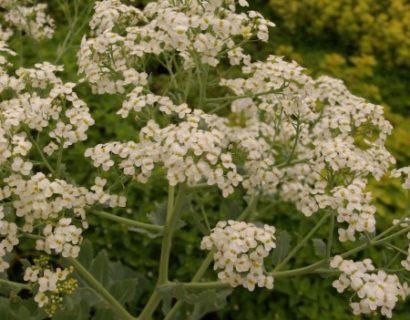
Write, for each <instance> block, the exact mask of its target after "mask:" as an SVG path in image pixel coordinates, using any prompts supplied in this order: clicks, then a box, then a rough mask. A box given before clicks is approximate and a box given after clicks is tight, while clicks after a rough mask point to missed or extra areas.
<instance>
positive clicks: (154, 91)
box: [0, 0, 410, 320]
mask: <svg viewBox="0 0 410 320" xmlns="http://www.w3.org/2000/svg"><path fill="white" fill-rule="evenodd" d="M248 5H249V4H248V2H247V1H244V0H240V1H234V0H208V1H205V0H159V1H154V2H150V3H149V4H148V5H147V6H146V7H145V8H144V9H142V10H140V9H137V8H135V7H134V6H131V5H126V4H124V3H122V2H121V1H119V0H103V1H97V2H96V3H95V6H94V14H93V16H92V18H91V20H90V22H89V26H90V32H89V34H88V35H84V37H83V39H82V41H81V46H80V48H79V50H78V53H77V59H78V73H79V75H80V76H81V77H82V78H81V80H79V82H78V83H74V82H65V81H63V80H62V79H61V78H60V77H59V73H60V72H62V71H63V70H64V68H63V66H59V65H53V64H51V63H48V62H42V63H37V64H35V65H34V66H33V67H31V68H25V67H24V68H23V67H20V68H14V67H13V65H12V63H11V61H12V59H10V57H11V56H13V55H15V53H14V51H13V50H11V49H10V48H9V47H8V44H7V41H8V39H9V38H10V37H11V35H12V31H11V29H4V30H3V29H0V94H1V95H2V100H1V102H0V169H1V171H0V174H1V178H2V180H1V182H0V272H3V271H5V270H6V269H7V268H9V267H10V264H9V260H8V258H7V256H8V254H9V253H11V252H13V249H14V248H15V247H16V246H18V245H19V243H20V238H21V237H24V236H27V235H29V236H31V237H34V238H35V240H36V241H35V249H36V250H37V251H40V252H42V254H48V255H49V256H51V257H62V258H68V259H72V260H69V261H76V260H73V259H74V258H76V257H78V255H79V252H80V246H81V243H82V240H83V236H84V231H85V229H87V227H88V221H87V214H88V212H89V211H92V210H93V209H94V208H95V207H105V208H114V207H126V206H127V203H126V198H125V197H124V196H120V195H116V194H112V193H111V192H110V191H111V187H112V186H110V185H108V184H109V183H108V181H107V180H106V179H103V178H101V177H100V176H101V175H99V174H96V175H95V176H97V177H96V178H95V180H94V183H93V184H92V185H91V186H88V187H85V186H80V185H79V184H78V182H76V181H74V179H73V178H72V177H69V176H68V175H66V174H65V173H64V172H63V171H64V170H63V169H62V155H63V153H64V152H66V151H67V150H69V149H70V148H71V147H72V146H73V145H74V144H79V143H83V142H84V141H85V140H87V132H88V131H89V130H90V128H91V127H92V126H93V125H94V120H93V117H92V113H91V111H90V109H89V107H88V106H87V103H86V102H85V100H86V99H85V98H82V97H81V96H80V95H79V94H78V93H77V92H78V91H77V86H78V84H79V83H81V84H82V85H89V86H90V88H91V91H92V92H93V94H95V95H102V94H111V95H114V94H115V95H116V96H118V97H121V103H120V104H119V105H118V106H117V107H118V108H117V115H118V118H119V119H120V118H127V117H130V116H133V117H135V128H136V130H135V134H134V139H131V140H129V141H101V143H100V144H97V145H87V148H86V150H85V153H84V156H85V157H86V158H87V159H88V160H89V161H90V163H92V165H93V166H94V167H96V168H97V170H98V171H99V173H101V172H100V171H101V170H100V168H101V169H102V171H110V170H116V171H115V172H122V174H123V176H124V177H126V178H128V179H129V180H131V181H132V182H133V183H141V184H146V183H149V182H150V180H151V178H152V176H153V175H154V173H155V174H158V175H161V176H162V177H163V178H164V181H166V182H167V184H168V185H169V195H168V205H167V216H166V219H164V220H165V222H164V226H158V225H155V226H154V225H149V224H147V223H140V222H138V221H131V222H130V221H129V220H127V219H124V218H119V217H116V216H114V215H110V214H107V213H104V216H105V217H107V216H109V217H110V219H111V220H114V221H117V222H118V221H120V222H121V223H126V224H127V223H128V224H129V225H131V226H133V227H135V225H136V224H137V225H138V226H139V227H142V228H146V229H149V230H150V231H152V230H155V231H159V235H161V236H162V237H163V242H162V250H161V258H160V262H159V265H160V267H159V280H158V284H157V288H156V291H155V293H154V294H153V297H152V300H150V303H148V304H147V306H146V308H144V310H143V312H142V314H141V317H140V318H138V319H141V320H143V319H150V318H151V316H152V313H153V312H154V310H155V307H153V305H154V304H156V305H158V303H159V299H162V298H161V297H158V295H157V291H158V290H159V289H163V287H166V286H172V285H176V284H175V283H173V282H172V281H169V277H168V265H169V255H170V250H171V240H172V236H173V232H174V231H175V226H176V225H177V221H178V217H179V215H180V214H181V211H183V209H181V208H183V207H184V206H183V204H181V203H182V202H183V201H182V200H181V198H183V196H184V195H183V193H184V192H185V191H186V190H189V189H190V188H197V187H203V186H204V185H205V187H211V186H215V187H216V188H217V189H218V190H219V191H220V194H221V196H223V197H225V198H227V197H229V196H231V195H232V194H235V193H236V194H241V195H244V198H245V199H258V198H263V199H264V200H265V201H268V202H269V201H270V202H271V201H272V199H276V198H278V197H279V198H280V199H282V200H284V201H287V202H289V203H292V204H293V205H294V207H295V208H296V210H295V214H301V215H304V216H305V217H312V218H311V219H316V217H318V218H319V219H320V221H321V222H320V223H322V222H323V221H325V220H323V219H327V218H330V219H333V220H332V221H331V222H332V223H331V225H334V224H336V228H335V230H337V231H338V238H339V240H340V241H341V242H346V241H351V242H353V241H357V240H358V239H362V238H366V239H367V240H368V242H369V244H376V245H377V244H380V243H384V242H385V241H387V240H389V239H390V238H391V237H392V234H389V237H390V238H389V237H386V238H383V237H382V236H384V235H385V234H383V233H382V234H381V235H378V236H375V238H374V239H375V240H374V239H371V238H370V236H373V235H374V234H375V233H376V226H377V221H376V207H375V206H374V205H373V204H372V195H371V193H370V192H369V191H368V189H367V186H368V181H369V180H370V179H372V178H374V179H377V180H379V179H381V178H382V177H383V176H385V175H386V174H387V173H388V172H389V170H390V167H391V166H392V165H394V163H395V159H394V158H393V156H392V155H391V154H390V153H389V152H388V150H387V149H386V147H385V142H386V139H387V137H388V136H389V134H390V133H391V131H392V126H391V125H390V123H389V122H388V121H387V120H385V118H384V116H383V107H381V106H379V105H375V104H372V103H369V102H367V101H365V100H364V99H362V98H359V97H356V96H354V95H353V94H351V93H350V92H349V91H348V90H347V88H346V86H345V85H344V84H343V82H342V81H340V80H337V79H333V78H330V77H326V76H322V77H319V78H317V79H314V78H312V77H310V76H308V75H307V74H306V72H305V70H304V69H303V68H302V67H301V66H299V65H297V64H296V63H295V62H288V61H285V60H284V59H283V58H282V57H278V56H273V55H270V56H268V57H267V58H266V59H264V60H255V59H254V58H253V57H252V56H251V55H250V54H249V53H248V52H247V51H246V49H245V48H246V45H249V44H252V42H255V41H262V42H266V41H268V39H269V27H273V26H274V24H273V23H272V22H270V21H268V20H266V19H265V18H263V16H262V15H261V14H260V13H258V12H255V11H249V10H247V7H248ZM0 7H1V8H3V9H4V11H5V14H4V20H5V21H7V22H8V27H10V28H17V29H19V30H22V31H24V32H26V33H27V34H28V35H30V36H31V37H33V38H34V39H35V40H40V39H42V38H49V37H51V36H52V34H53V28H54V22H53V20H52V19H51V18H50V17H49V16H48V15H47V14H46V13H45V12H46V11H45V10H46V6H45V5H42V4H38V5H35V6H25V5H23V4H21V3H19V2H18V3H17V4H16V2H15V1H1V0H0ZM158 70H160V71H158ZM158 74H160V75H158ZM159 76H165V77H166V79H167V81H165V84H161V85H158V83H160V81H159ZM39 137H40V138H41V142H42V143H41V145H40V144H39V141H40V139H39ZM34 157H36V159H38V158H40V159H41V160H42V161H41V162H38V161H34V160H33V158H34ZM118 169H119V170H118ZM97 170H96V171H97ZM102 174H104V172H102ZM409 174H410V170H409V168H402V169H399V170H394V171H393V172H392V175H393V176H394V177H399V176H404V177H405V181H404V184H403V187H404V188H407V189H409ZM175 188H178V190H179V193H178V195H177V196H175V197H174V191H175ZM181 190H182V191H181ZM181 194H182V195H181ZM174 202H175V203H174ZM249 202H250V206H249V207H250V209H249V210H254V211H256V208H255V207H256V206H257V205H256V204H255V205H254V200H251V201H249ZM297 211H299V212H300V213H297ZM244 216H246V215H244ZM319 226H321V224H318V227H319ZM408 227H409V221H408V220H406V219H404V218H403V219H401V220H399V221H396V223H395V224H394V225H393V226H392V229H389V230H388V232H391V231H392V230H393V231H394V230H395V228H397V229H400V228H402V229H401V231H399V233H397V234H394V236H396V235H400V234H401V233H404V232H405V231H407V230H408ZM403 228H404V229H403ZM406 228H407V229H406ZM313 231H316V229H315V228H314V229H313ZM313 231H312V232H313ZM330 231H331V232H330V236H329V241H328V242H329V243H328V244H327V246H328V247H327V248H328V249H327V250H328V251H329V252H327V258H324V260H323V261H319V262H320V263H318V265H320V266H321V267H323V266H325V267H329V263H330V267H331V268H334V269H337V270H338V271H340V272H341V275H340V277H339V280H336V281H335V282H334V287H335V288H336V289H337V290H338V291H339V292H343V291H344V290H345V289H347V288H350V289H352V290H353V291H355V292H357V294H358V297H359V301H358V302H352V303H351V306H352V308H353V312H354V313H355V314H360V313H364V314H368V313H371V312H374V311H376V310H378V309H380V310H381V313H382V314H383V315H386V316H391V314H392V310H393V308H394V307H395V305H396V303H397V301H398V297H403V298H405V297H406V296H407V295H408V294H409V290H408V287H407V284H406V283H405V282H404V281H401V280H400V279H399V277H398V276H397V275H389V274H388V273H386V272H385V271H382V270H377V273H376V269H375V267H374V266H373V263H372V262H371V261H370V260H368V259H366V260H364V261H363V262H354V261H353V260H344V259H343V258H342V257H341V256H335V257H334V258H333V259H332V260H331V259H330V258H331V256H332V255H333V254H331V253H332V251H331V250H332V247H331V241H333V233H332V232H333V229H332V228H331V229H330ZM400 232H401V233H400ZM275 234H276V229H275V227H273V226H269V225H266V224H259V222H255V223H250V222H245V221H234V220H227V221H219V222H218V223H217V224H216V226H215V228H213V229H212V230H211V231H210V233H209V234H208V235H205V236H204V237H203V239H202V242H201V248H202V249H204V250H208V251H211V252H210V254H211V255H212V257H211V258H213V260H214V269H215V270H216V271H217V272H218V274H217V276H218V279H219V282H218V283H217V285H220V284H221V283H222V285H226V286H229V287H237V286H243V287H244V288H246V289H248V290H250V291H253V290H255V288H256V287H265V288H268V289H273V283H274V278H275V276H277V275H280V276H282V277H283V276H291V275H292V274H303V272H305V270H310V269H309V268H307V269H305V268H300V269H299V270H298V269H296V271H295V270H293V271H292V270H290V271H289V272H288V273H287V271H283V272H282V273H281V271H280V270H279V269H281V268H282V267H283V264H286V263H287V262H289V260H290V259H291V258H293V256H294V254H296V252H297V251H298V250H299V249H300V248H301V247H302V246H303V245H304V244H306V242H307V241H308V240H309V239H310V238H309V237H308V238H306V239H302V240H301V242H300V243H298V244H296V245H295V248H294V250H292V251H291V252H290V253H289V255H288V256H287V257H285V258H284V260H283V261H284V262H282V263H279V264H278V265H277V266H276V267H275V269H274V270H271V269H272V268H271V266H269V265H268V263H266V262H265V261H268V260H267V258H268V256H269V255H270V254H271V253H272V252H275V250H277V249H280V248H276V247H277V246H279V245H280V243H279V242H276V235H275ZM312 234H313V233H312ZM312 234H310V233H309V236H310V237H311V236H312ZM407 236H408V237H410V232H409V233H408V234H407ZM386 239H387V240H386ZM361 246H362V244H361V242H359V244H358V248H359V249H360V250H362V249H363V248H362V247H361ZM408 252H409V254H408V255H407V256H406V259H404V260H403V261H402V262H401V264H402V266H403V267H404V268H405V269H407V270H410V262H409V261H410V260H409V259H410V258H409V256H410V246H409V249H408ZM348 253H349V254H351V252H348ZM405 253H406V252H405ZM47 259H48V258H45V260H44V261H43V260H41V259H40V260H36V261H35V263H34V265H33V266H30V267H27V268H26V270H25V275H24V280H25V281H28V282H29V283H30V286H31V287H30V288H32V289H33V290H34V291H35V292H36V293H35V295H34V298H35V301H36V302H37V303H38V304H39V306H40V307H44V308H45V309H46V310H47V312H48V314H49V315H50V316H51V315H52V314H54V312H55V311H56V310H57V308H58V307H60V306H61V305H62V299H63V296H64V295H65V294H70V293H72V292H73V290H74V289H75V287H76V285H77V283H76V282H75V281H74V280H72V279H71V278H70V274H71V273H72V272H73V270H72V268H67V269H62V268H54V266H53V264H52V263H49V262H50V261H49V260H47ZM46 260H47V261H46ZM74 264H75V263H74ZM313 266H315V265H313ZM311 268H312V267H311ZM205 269H206V268H205ZM80 270H81V268H80ZM311 270H313V271H316V269H314V268H312V269H311ZM77 271H78V270H77ZM327 271H331V272H333V271H334V270H330V269H329V270H327ZM298 272H300V273H298ZM86 277H89V275H87V274H86ZM91 282H92V281H91ZM92 283H94V284H95V282H92ZM194 285H195V283H194V284H191V286H194ZM96 288H97V289H96ZM94 289H95V290H97V291H98V290H103V289H101V288H100V287H98V285H97V286H95V287H94ZM102 296H103V297H105V298H106V299H107V301H108V303H110V302H112V300H111V298H107V296H108V297H109V293H107V292H105V291H103V295H102ZM112 299H114V298H112ZM152 301H153V302H152ZM177 305H178V304H177ZM112 306H113V308H114V309H115V310H117V311H118V312H119V313H120V314H123V312H124V310H122V309H121V306H120V307H119V306H118V304H116V303H113V304H112ZM125 313H126V311H125ZM124 318H126V317H124Z"/></svg>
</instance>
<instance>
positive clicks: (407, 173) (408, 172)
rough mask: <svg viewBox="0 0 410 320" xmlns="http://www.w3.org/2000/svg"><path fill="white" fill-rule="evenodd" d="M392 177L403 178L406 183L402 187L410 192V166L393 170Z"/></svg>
mask: <svg viewBox="0 0 410 320" xmlns="http://www.w3.org/2000/svg"><path fill="white" fill-rule="evenodd" d="M391 175H392V177H395V178H400V177H403V178H404V181H403V184H402V187H403V188H404V189H407V190H410V166H408V167H404V168H400V169H396V170H392V172H391Z"/></svg>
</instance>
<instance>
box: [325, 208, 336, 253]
mask: <svg viewBox="0 0 410 320" xmlns="http://www.w3.org/2000/svg"><path fill="white" fill-rule="evenodd" d="M335 219H336V211H334V210H332V213H331V215H330V227H329V235H328V238H327V248H326V257H327V258H328V259H329V258H330V256H331V255H332V245H333V237H334V235H333V233H334V231H335Z"/></svg>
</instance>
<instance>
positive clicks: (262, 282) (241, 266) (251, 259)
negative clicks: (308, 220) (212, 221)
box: [201, 220, 276, 291]
mask: <svg viewBox="0 0 410 320" xmlns="http://www.w3.org/2000/svg"><path fill="white" fill-rule="evenodd" d="M275 247H276V244H275V228H274V227H272V226H269V225H264V226H263V227H257V226H255V225H254V224H252V223H245V222H238V221H233V220H229V221H220V222H218V223H217V225H216V227H215V228H214V229H213V230H212V232H211V234H210V235H209V236H205V237H204V238H203V239H202V242H201V249H203V250H216V252H215V254H214V261H215V263H214V269H215V270H221V271H219V272H218V278H219V279H220V280H221V281H222V282H224V283H228V284H229V285H230V286H232V287H236V286H238V285H242V286H243V287H244V288H247V289H248V290H249V291H253V290H254V289H255V286H258V287H266V288H268V289H272V288H273V277H272V276H269V275H266V273H265V270H264V265H263V260H264V258H266V257H267V256H268V255H269V252H270V251H271V250H272V249H273V248H275Z"/></svg>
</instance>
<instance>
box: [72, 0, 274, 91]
mask: <svg viewBox="0 0 410 320" xmlns="http://www.w3.org/2000/svg"><path fill="white" fill-rule="evenodd" d="M239 4H240V5H241V6H246V5H247V2H246V1H239ZM235 10H236V8H235V1H232V0H211V1H202V0H193V1H189V2H184V1H168V0H160V1H156V2H151V3H149V4H148V5H147V6H146V7H145V8H144V10H143V11H140V10H138V9H136V8H135V7H133V6H126V5H124V4H121V2H120V1H119V0H104V1H98V2H96V4H95V14H94V16H93V18H92V20H91V22H90V27H91V29H92V32H93V35H94V36H93V37H90V38H85V37H84V39H83V41H82V43H81V49H80V52H79V55H78V63H79V69H80V72H81V73H83V74H84V76H85V78H86V79H87V80H88V81H89V82H90V83H91V84H92V87H93V89H94V91H96V92H98V93H105V92H107V93H115V92H124V86H125V85H127V84H129V83H132V82H131V81H130V79H129V77H128V73H129V72H130V70H133V67H132V66H135V65H138V64H139V62H141V61H142V60H143V57H144V56H145V55H149V54H153V55H156V56H159V55H160V54H162V53H164V52H176V53H177V54H178V56H179V57H180V58H181V59H182V60H183V61H184V65H185V67H186V68H191V67H193V66H194V65H195V64H196V63H198V62H201V63H203V64H208V65H210V66H216V65H217V64H218V63H219V55H220V54H221V53H225V52H229V56H230V60H231V62H232V63H238V61H241V60H249V58H247V57H246V55H244V54H243V52H242V51H241V49H238V48H236V46H235V42H234V41H233V40H232V39H233V38H234V37H237V38H238V37H240V38H242V39H249V38H251V37H253V36H256V37H257V38H258V39H260V40H263V41H267V40H268V35H269V33H268V27H269V26H273V24H272V23H271V22H269V21H267V20H265V19H264V18H263V17H262V16H261V15H260V14H259V13H257V12H255V11H249V12H244V13H236V12H235ZM110 70H115V72H114V73H115V74H114V73H111V72H110ZM133 71H135V70H133Z"/></svg>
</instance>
